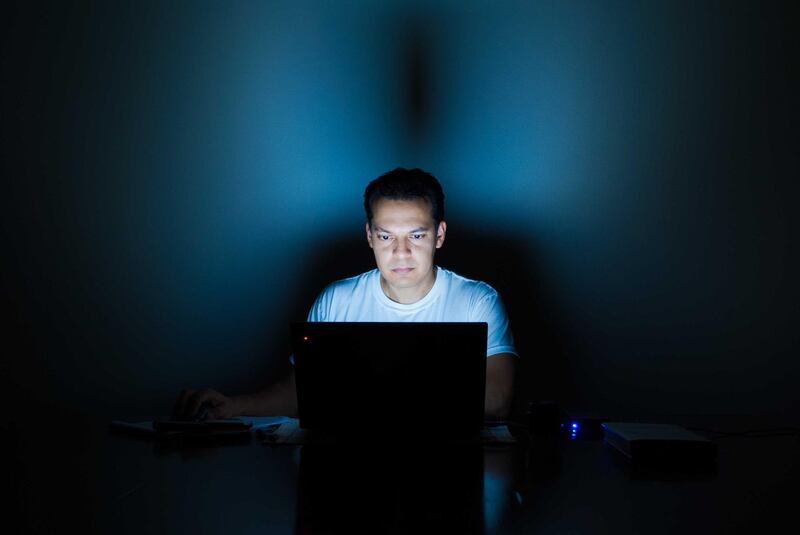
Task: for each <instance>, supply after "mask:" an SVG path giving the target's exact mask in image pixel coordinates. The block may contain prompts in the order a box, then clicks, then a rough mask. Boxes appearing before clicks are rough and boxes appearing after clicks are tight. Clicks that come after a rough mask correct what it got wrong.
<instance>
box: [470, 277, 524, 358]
mask: <svg viewBox="0 0 800 535" xmlns="http://www.w3.org/2000/svg"><path fill="white" fill-rule="evenodd" d="M471 315H472V316H473V317H472V318H471V320H472V321H477V322H486V323H487V324H488V326H489V333H488V336H487V340H486V356H487V357H490V356H492V355H497V354H499V353H511V354H513V355H517V356H519V353H517V349H516V348H515V347H514V337H513V335H512V334H511V326H510V325H509V321H508V315H507V314H506V309H505V306H504V305H503V300H502V299H501V298H500V294H498V293H497V292H496V291H495V290H494V289H490V291H489V292H487V293H486V294H485V295H483V296H481V297H480V298H479V299H478V300H477V302H476V304H475V306H474V308H473V310H472V314H471Z"/></svg>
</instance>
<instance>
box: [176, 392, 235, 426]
mask: <svg viewBox="0 0 800 535" xmlns="http://www.w3.org/2000/svg"><path fill="white" fill-rule="evenodd" d="M203 408H206V409H208V412H207V413H206V417H207V418H210V419H214V420H218V419H220V418H232V417H234V416H239V415H241V414H242V411H241V408H240V406H239V403H237V401H236V399H235V398H230V397H227V396H225V395H223V394H220V393H219V392H217V391H216V390H211V389H210V388H203V389H200V390H192V389H186V390H183V391H182V392H181V393H180V396H178V400H177V401H176V402H175V409H174V410H173V413H172V417H173V418H176V419H191V418H195V417H197V416H198V415H199V414H200V413H201V410H202V409H203Z"/></svg>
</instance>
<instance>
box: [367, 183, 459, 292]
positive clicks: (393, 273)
mask: <svg viewBox="0 0 800 535" xmlns="http://www.w3.org/2000/svg"><path fill="white" fill-rule="evenodd" d="M446 228H447V226H446V225H445V223H444V221H442V222H440V223H439V225H438V226H437V225H435V223H434V221H433V217H432V216H431V207H430V204H429V203H428V202H427V201H425V200H423V199H414V200H408V201H397V200H393V199H386V198H381V199H378V200H377V201H376V202H375V204H374V206H373V207H372V225H370V224H369V223H367V241H368V242H369V246H370V247H371V248H372V251H373V252H374V253H375V263H376V264H377V265H378V269H379V270H380V272H381V278H382V281H381V282H382V286H383V289H384V291H385V292H386V293H387V295H388V296H389V297H390V298H392V299H395V300H399V301H400V302H411V303H413V302H414V301H418V300H419V299H422V298H423V297H424V296H425V294H426V293H427V292H428V290H430V289H431V287H432V286H433V281H434V280H435V279H434V273H433V255H434V253H435V252H436V249H438V248H439V247H441V246H442V244H443V243H444V235H445V230H446Z"/></svg>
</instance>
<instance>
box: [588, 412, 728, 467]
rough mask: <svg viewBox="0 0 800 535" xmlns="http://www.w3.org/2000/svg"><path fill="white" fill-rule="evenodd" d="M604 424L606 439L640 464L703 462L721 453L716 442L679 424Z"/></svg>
mask: <svg viewBox="0 0 800 535" xmlns="http://www.w3.org/2000/svg"><path fill="white" fill-rule="evenodd" d="M602 427H603V431H604V434H605V440H606V442H607V443H608V444H610V445H611V446H613V447H614V448H616V449H617V450H619V451H620V452H622V454H624V455H625V456H626V457H627V458H629V459H630V460H631V461H633V462H635V463H639V464H658V465H681V464H702V463H708V462H711V461H713V460H714V459H715V458H716V455H717V444H716V443H715V442H712V441H711V440H709V439H707V438H705V437H703V436H701V435H699V434H697V433H694V432H692V431H690V430H688V429H686V428H684V427H681V426H678V425H669V424H648V423H635V422H606V423H604V424H602Z"/></svg>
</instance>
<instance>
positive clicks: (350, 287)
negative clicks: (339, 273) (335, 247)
mask: <svg viewBox="0 0 800 535" xmlns="http://www.w3.org/2000/svg"><path fill="white" fill-rule="evenodd" d="M377 273H378V270H377V269H372V270H370V271H366V272H364V273H361V274H359V275H354V276H352V277H347V278H345V279H339V280H337V281H334V282H332V283H330V284H328V286H326V287H325V289H324V290H323V291H322V293H323V294H334V293H343V292H344V293H352V292H355V291H359V290H366V289H367V288H368V287H369V284H370V283H371V282H373V280H374V278H375V277H376V276H377Z"/></svg>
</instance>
